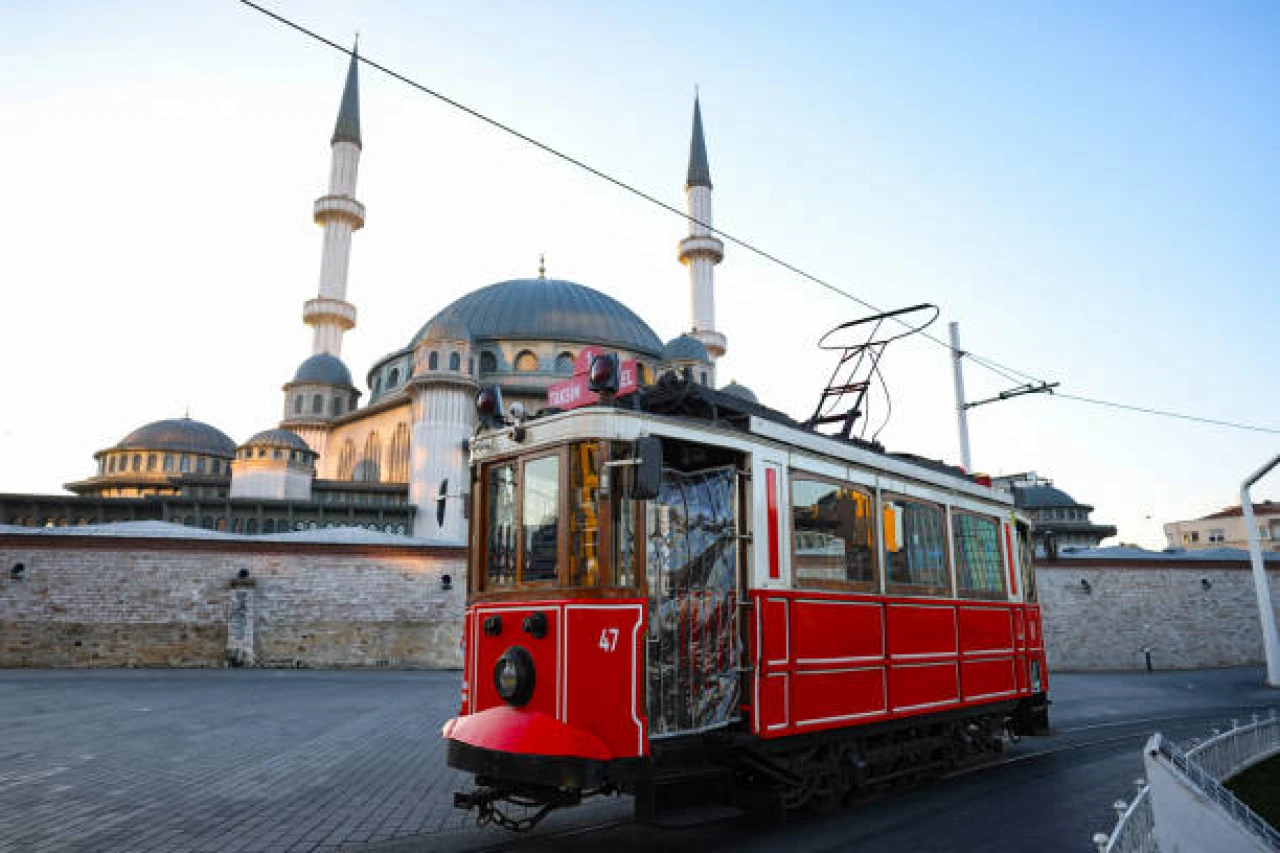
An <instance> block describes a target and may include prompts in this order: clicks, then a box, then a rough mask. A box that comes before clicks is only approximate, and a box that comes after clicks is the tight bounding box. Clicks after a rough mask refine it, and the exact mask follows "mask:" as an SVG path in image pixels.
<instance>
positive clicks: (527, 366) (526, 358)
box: [516, 350, 538, 373]
mask: <svg viewBox="0 0 1280 853" xmlns="http://www.w3.org/2000/svg"><path fill="white" fill-rule="evenodd" d="M537 369H538V357H537V356H536V355H534V354H533V353H531V352H530V351H529V350H525V351H524V352H522V353H520V354H519V355H518V356H516V372H517V373H532V372H534V371H535V370H537Z"/></svg>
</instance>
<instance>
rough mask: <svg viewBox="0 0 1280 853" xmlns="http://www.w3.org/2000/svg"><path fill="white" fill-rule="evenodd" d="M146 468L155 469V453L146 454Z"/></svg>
mask: <svg viewBox="0 0 1280 853" xmlns="http://www.w3.org/2000/svg"><path fill="white" fill-rule="evenodd" d="M147 470H148V471H154V470H156V455H155V454H154V453H148V454H147Z"/></svg>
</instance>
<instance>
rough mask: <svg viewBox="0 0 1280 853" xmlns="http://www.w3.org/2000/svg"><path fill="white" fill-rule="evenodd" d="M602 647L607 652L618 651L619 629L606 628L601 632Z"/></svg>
mask: <svg viewBox="0 0 1280 853" xmlns="http://www.w3.org/2000/svg"><path fill="white" fill-rule="evenodd" d="M599 645H600V648H602V649H604V650H605V651H606V652H613V651H617V648H618V629H617V628H605V629H604V630H603V631H601V632H600V644H599Z"/></svg>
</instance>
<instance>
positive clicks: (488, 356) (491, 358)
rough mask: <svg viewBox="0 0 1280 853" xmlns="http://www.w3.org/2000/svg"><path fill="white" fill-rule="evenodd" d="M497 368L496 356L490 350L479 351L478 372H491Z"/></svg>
mask: <svg viewBox="0 0 1280 853" xmlns="http://www.w3.org/2000/svg"><path fill="white" fill-rule="evenodd" d="M497 369H498V357H497V356H495V355H494V354H493V353H491V352H482V353H480V372H481V373H493V372H495V371H497Z"/></svg>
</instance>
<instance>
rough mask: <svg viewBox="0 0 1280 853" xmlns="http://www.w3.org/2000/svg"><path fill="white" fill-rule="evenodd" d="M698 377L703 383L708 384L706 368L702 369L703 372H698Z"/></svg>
mask: <svg viewBox="0 0 1280 853" xmlns="http://www.w3.org/2000/svg"><path fill="white" fill-rule="evenodd" d="M698 377H699V378H698V381H699V382H701V383H702V384H703V385H706V384H707V371H705V370H704V371H702V372H701V373H699V374H698Z"/></svg>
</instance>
